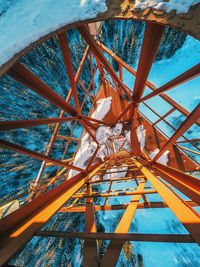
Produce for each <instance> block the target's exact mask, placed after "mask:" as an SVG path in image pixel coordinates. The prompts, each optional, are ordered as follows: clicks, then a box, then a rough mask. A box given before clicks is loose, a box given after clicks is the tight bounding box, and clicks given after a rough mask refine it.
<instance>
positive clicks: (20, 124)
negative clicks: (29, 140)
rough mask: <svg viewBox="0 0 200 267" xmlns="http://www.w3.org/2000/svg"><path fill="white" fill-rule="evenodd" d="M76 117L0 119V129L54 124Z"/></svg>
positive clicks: (75, 118) (72, 119)
mask: <svg viewBox="0 0 200 267" xmlns="http://www.w3.org/2000/svg"><path fill="white" fill-rule="evenodd" d="M77 119H78V117H71V118H66V117H60V118H45V119H36V120H17V121H1V122H0V131H5V130H11V129H19V128H26V127H33V126H39V125H46V124H47V125H48V124H55V123H61V122H67V121H74V120H77Z"/></svg>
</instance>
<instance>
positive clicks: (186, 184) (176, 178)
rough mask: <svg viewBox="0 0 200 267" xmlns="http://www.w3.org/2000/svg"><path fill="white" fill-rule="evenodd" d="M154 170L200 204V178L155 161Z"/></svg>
mask: <svg viewBox="0 0 200 267" xmlns="http://www.w3.org/2000/svg"><path fill="white" fill-rule="evenodd" d="M153 168H154V170H155V171H156V172H157V173H159V175H160V176H161V177H162V178H164V179H165V180H166V181H167V182H169V183H170V184H171V185H173V186H174V187H176V188H177V189H178V190H180V191H181V192H182V193H183V194H185V195H186V196H187V197H189V198H190V199H192V200H193V201H194V202H196V203H197V204H199V205H200V180H199V179H198V178H195V177H193V176H191V175H189V174H186V173H183V172H181V171H179V170H176V169H174V168H171V167H169V166H165V165H163V164H160V163H157V162H155V163H154V164H153Z"/></svg>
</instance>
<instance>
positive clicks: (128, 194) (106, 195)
mask: <svg viewBox="0 0 200 267" xmlns="http://www.w3.org/2000/svg"><path fill="white" fill-rule="evenodd" d="M156 193H157V191H156V190H155V189H150V190H143V191H138V190H135V191H128V192H127V191H126V192H124V191H121V192H115V191H111V192H110V193H97V192H93V193H92V194H91V195H87V194H84V193H83V194H77V195H74V196H73V198H85V197H122V196H132V195H145V194H156Z"/></svg>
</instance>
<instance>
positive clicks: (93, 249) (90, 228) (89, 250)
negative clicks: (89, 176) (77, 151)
mask: <svg viewBox="0 0 200 267" xmlns="http://www.w3.org/2000/svg"><path fill="white" fill-rule="evenodd" d="M91 193H92V186H91V185H89V184H87V194H89V195H90V194H91ZM96 231H97V229H96V222H95V210H94V206H93V199H92V198H90V197H89V198H86V212H85V232H89V233H95V232H96ZM98 252H99V248H98V241H97V240H89V239H85V242H84V252H83V266H84V267H91V266H94V267H98V266H99V254H98Z"/></svg>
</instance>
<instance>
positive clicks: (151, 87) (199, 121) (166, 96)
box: [98, 42, 200, 126]
mask: <svg viewBox="0 0 200 267" xmlns="http://www.w3.org/2000/svg"><path fill="white" fill-rule="evenodd" d="M98 45H99V46H100V47H101V48H102V50H103V51H105V52H106V53H107V54H109V55H110V56H111V57H112V58H113V59H114V60H116V61H117V62H118V63H119V64H121V65H122V66H123V67H124V68H125V69H126V70H127V71H129V72H130V73H131V74H132V75H134V76H136V71H135V70H134V69H132V68H131V67H130V66H129V65H128V64H126V63H125V62H124V61H123V60H122V59H121V58H120V57H118V56H117V55H115V54H114V53H113V52H112V51H111V50H109V49H108V48H107V47H106V46H105V45H103V44H102V43H100V42H98ZM146 86H148V87H149V88H150V89H151V90H152V91H156V90H157V89H156V87H155V85H153V84H152V83H151V82H150V81H148V80H147V81H146ZM160 97H161V98H162V99H164V100H165V101H166V102H168V103H169V104H170V105H172V106H173V107H174V108H175V109H177V110H178V111H179V112H181V113H182V114H183V115H185V116H188V115H189V114H190V113H189V111H188V110H186V109H185V108H184V107H183V106H181V105H179V104H178V103H177V102H176V101H174V100H173V99H172V98H170V97H169V96H168V95H166V94H164V93H162V94H160ZM196 124H197V125H199V126H200V120H198V121H197V122H196Z"/></svg>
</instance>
